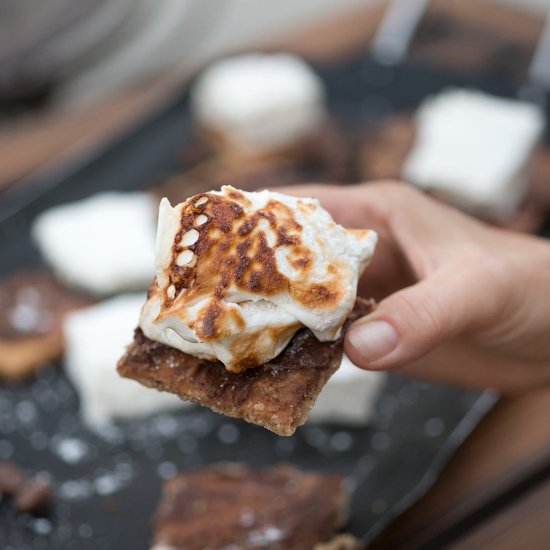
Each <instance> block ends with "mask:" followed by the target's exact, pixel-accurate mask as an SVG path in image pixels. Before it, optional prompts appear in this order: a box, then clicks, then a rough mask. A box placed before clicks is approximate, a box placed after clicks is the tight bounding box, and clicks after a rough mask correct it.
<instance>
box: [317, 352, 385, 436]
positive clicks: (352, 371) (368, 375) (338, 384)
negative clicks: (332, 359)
mask: <svg viewBox="0 0 550 550" xmlns="http://www.w3.org/2000/svg"><path fill="white" fill-rule="evenodd" d="M385 380H386V375H385V374H384V373H382V372H374V371H365V370H362V369H359V368H357V367H356V366H355V365H354V364H353V363H352V362H351V361H350V360H349V359H348V357H347V356H346V355H344V356H343V357H342V364H341V365H340V368H339V369H338V370H337V371H336V372H335V373H334V374H333V375H332V376H331V378H330V379H329V381H328V382H327V383H326V385H325V387H324V388H323V390H322V391H321V393H320V394H319V397H318V398H317V401H316V402H315V405H314V406H313V409H311V412H310V413H309V421H311V422H317V423H323V424H341V425H350V426H366V425H367V424H368V423H369V422H370V419H371V417H372V414H373V412H374V405H375V403H376V399H377V398H378V395H379V393H380V390H381V389H382V387H383V385H384V382H385Z"/></svg>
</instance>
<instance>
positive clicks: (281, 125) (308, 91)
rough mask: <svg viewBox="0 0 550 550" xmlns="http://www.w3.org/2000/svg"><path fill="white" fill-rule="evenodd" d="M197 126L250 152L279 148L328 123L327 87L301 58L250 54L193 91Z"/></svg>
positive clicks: (216, 68)
mask: <svg viewBox="0 0 550 550" xmlns="http://www.w3.org/2000/svg"><path fill="white" fill-rule="evenodd" d="M192 107H193V112H194V115H195V117H196V119H197V120H198V122H199V124H200V125H201V126H202V127H204V128H206V129H210V130H214V131H215V132H216V133H217V134H218V135H222V136H225V137H230V138H233V139H235V140H237V141H238V142H241V143H242V144H244V145H246V146H247V147H249V148H251V149H259V150H264V149H267V150H270V149H279V148H281V147H286V146H288V145H292V144H294V143H295V142H297V141H300V140H301V139H302V138H303V137H304V136H306V135H308V134H311V133H312V132H313V131H314V130H315V129H316V128H317V127H318V126H319V124H320V123H321V122H322V121H323V120H324V119H325V116H326V109H325V102H324V90H323V84H322V82H321V80H320V79H319V77H318V76H317V75H316V74H315V73H314V72H313V71H312V70H311V69H310V67H309V66H308V65H307V64H306V63H305V62H304V61H302V60H301V59H300V58H298V57H295V56H292V55H287V54H250V55H243V56H239V57H234V58H230V59H226V60H223V61H220V62H218V63H216V64H214V65H213V66H212V67H210V68H209V69H207V70H206V71H205V72H204V73H203V74H202V76H201V77H200V78H199V80H198V81H197V83H196V85H195V86H194V88H193V92H192Z"/></svg>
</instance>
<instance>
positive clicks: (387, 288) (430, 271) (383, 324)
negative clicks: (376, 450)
mask: <svg viewBox="0 0 550 550" xmlns="http://www.w3.org/2000/svg"><path fill="white" fill-rule="evenodd" d="M282 191H283V192H286V193H290V194H297V195H303V196H314V197H317V198H319V199H320V201H321V203H322V204H323V206H324V207H325V208H326V209H327V210H329V211H330V212H331V214H332V215H333V217H334V219H335V220H336V221H337V222H338V223H341V224H342V225H344V226H346V227H350V228H358V227H370V228H373V229H375V230H376V231H377V232H378V234H379V237H380V241H379V245H378V248H377V251H376V253H375V256H374V259H373V262H372V264H371V266H369V267H368V268H367V271H366V273H365V276H364V278H363V280H362V282H361V286H360V293H362V294H365V295H367V296H374V297H375V298H377V299H379V300H381V301H380V303H379V305H378V307H377V309H376V310H375V311H374V313H372V314H370V315H368V316H367V317H364V318H362V319H360V320H358V321H356V322H355V323H354V324H353V325H352V326H351V327H350V329H349V330H348V332H347V334H346V338H345V351H346V353H347V354H348V356H349V357H350V359H351V360H352V361H353V362H354V363H355V364H357V365H358V366H361V367H363V368H368V369H372V370H379V369H390V368H398V367H406V369H407V370H408V371H409V372H412V373H414V374H418V375H423V376H429V377H431V378H436V379H439V380H444V381H451V382H457V383H462V384H466V385H469V386H475V387H487V386H489V387H496V388H498V389H500V390H502V391H514V390H518V389H524V388H527V387H531V386H537V385H541V384H544V383H546V382H550V244H549V243H547V242H545V241H543V240H542V239H538V238H536V237H531V236H526V235H521V234H516V233H512V232H508V231H504V230H501V229H496V228H493V227H490V226H488V225H485V224H483V223H481V222H478V221H476V220H474V219H473V218H470V217H468V216H466V215H464V214H462V213H460V212H458V211H457V210H454V209H452V208H450V207H448V206H446V205H443V204H441V203H439V202H436V201H435V200H433V199H430V198H428V197H426V196H425V195H423V194H421V193H419V192H417V191H416V190H414V189H413V188H411V187H410V186H407V185H403V184H398V183H378V184H361V185H355V186H350V187H335V186H322V185H311V186H300V187H297V186H295V187H289V188H285V189H283V190H282Z"/></svg>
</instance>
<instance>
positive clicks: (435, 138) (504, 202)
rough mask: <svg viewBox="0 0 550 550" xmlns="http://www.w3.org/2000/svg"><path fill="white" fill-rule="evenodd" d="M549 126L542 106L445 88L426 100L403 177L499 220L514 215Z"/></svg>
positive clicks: (474, 210)
mask: <svg viewBox="0 0 550 550" xmlns="http://www.w3.org/2000/svg"><path fill="white" fill-rule="evenodd" d="M543 129H544V115H543V113H542V111H541V109H540V108H538V107H537V106H535V105H533V104H530V103H527V102H524V101H518V100H512V99H502V98H499V97H494V96H491V95H488V94H485V93H482V92H478V91H473V90H462V89H449V90H445V91H443V92H441V93H439V94H438V95H436V96H434V97H429V98H428V99H426V100H425V101H424V103H422V105H421V106H420V108H419V110H418V111H417V114H416V131H417V137H416V142H415V144H414V146H413V149H412V150H411V152H410V154H409V156H408V158H407V160H406V161H405V164H404V168H403V174H402V175H403V177H404V179H405V180H407V181H410V182H411V183H413V184H415V185H416V186H418V187H420V188H422V189H426V190H433V191H436V192H438V194H440V195H441V196H442V197H443V198H445V199H446V200H448V201H449V202H451V203H453V204H454V205H455V206H457V207H459V208H461V209H463V210H465V211H467V212H469V213H471V214H474V215H479V216H481V217H485V218H488V219H492V220H495V221H498V220H506V219H508V218H510V217H511V216H513V215H514V214H515V212H516V211H517V210H518V208H519V206H520V205H521V202H522V200H523V199H524V197H525V194H526V191H527V177H526V170H525V169H526V166H527V163H528V160H529V158H530V156H531V154H532V153H533V151H534V149H535V147H536V146H537V144H538V142H539V140H540V138H541V135H542V132H543Z"/></svg>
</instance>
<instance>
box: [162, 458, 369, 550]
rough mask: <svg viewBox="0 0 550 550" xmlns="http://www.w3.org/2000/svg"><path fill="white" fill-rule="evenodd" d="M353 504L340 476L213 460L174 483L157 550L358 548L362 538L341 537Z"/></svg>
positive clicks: (166, 494) (169, 485)
mask: <svg viewBox="0 0 550 550" xmlns="http://www.w3.org/2000/svg"><path fill="white" fill-rule="evenodd" d="M347 503H348V494H347V491H346V490H345V487H344V483H343V479H342V478H341V476H339V475H337V474H328V473H320V472H302V471H300V470H298V469H296V468H294V467H293V466H291V465H289V464H280V465H278V466H275V467H274V468H270V469H265V470H256V469H250V468H248V467H247V466H244V465H240V464H218V465H213V466H209V467H206V468H203V469H200V470H196V471H192V472H186V473H180V474H178V475H176V476H174V477H173V478H171V479H170V480H168V481H167V482H166V484H165V486H164V491H163V495H162V499H161V502H160V505H159V507H158V510H157V513H156V516H155V521H154V532H155V534H154V540H153V546H152V550H160V549H161V548H171V549H173V550H180V549H181V550H183V549H185V550H199V549H204V548H212V549H216V548H243V549H244V548H250V549H252V548H270V549H272V550H276V549H281V550H283V549H284V550H299V549H300V550H301V549H305V548H308V549H315V550H317V549H319V550H321V549H325V550H329V549H332V550H337V549H340V550H357V549H359V548H360V546H359V542H358V541H357V540H356V539H354V538H353V537H351V536H350V535H335V530H336V529H338V528H340V527H341V526H342V525H343V523H344V522H345V521H346V517H347Z"/></svg>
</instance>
